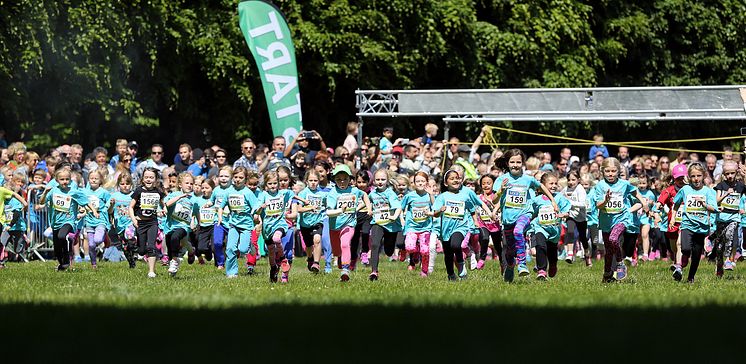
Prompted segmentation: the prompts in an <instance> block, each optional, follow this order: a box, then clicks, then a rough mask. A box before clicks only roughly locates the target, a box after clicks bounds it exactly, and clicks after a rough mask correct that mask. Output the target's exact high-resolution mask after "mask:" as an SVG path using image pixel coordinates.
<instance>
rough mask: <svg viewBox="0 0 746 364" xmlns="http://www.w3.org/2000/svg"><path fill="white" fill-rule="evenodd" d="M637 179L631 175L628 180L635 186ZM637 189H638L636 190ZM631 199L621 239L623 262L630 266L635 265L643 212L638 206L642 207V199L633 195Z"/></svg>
mask: <svg viewBox="0 0 746 364" xmlns="http://www.w3.org/2000/svg"><path fill="white" fill-rule="evenodd" d="M638 183H639V180H638V179H637V177H632V178H631V179H630V180H629V184H630V185H632V187H635V188H637V185H638ZM638 191H639V190H638ZM629 198H630V199H631V200H630V201H629V204H630V205H632V207H630V209H629V213H630V219H629V223H628V224H627V225H626V227H625V229H624V238H623V239H624V240H623V241H622V253H624V261H625V264H629V265H630V266H637V258H636V257H637V254H636V251H637V239H638V238H639V237H640V227H641V226H642V216H643V215H644V214H645V213H644V212H643V211H642V210H640V208H641V207H642V201H639V200H637V199H636V198H635V197H634V196H630V197H629Z"/></svg>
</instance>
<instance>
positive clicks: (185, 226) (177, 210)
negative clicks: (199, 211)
mask: <svg viewBox="0 0 746 364" xmlns="http://www.w3.org/2000/svg"><path fill="white" fill-rule="evenodd" d="M176 184H177V185H178V186H179V191H174V192H171V193H169V194H168V196H166V199H165V200H164V203H165V206H166V245H167V247H168V257H169V258H170V259H171V261H170V262H169V266H168V273H169V274H170V275H171V277H174V276H176V273H178V272H179V265H180V264H181V240H182V239H184V238H186V237H188V236H189V232H190V231H191V224H192V217H193V214H194V211H195V210H196V206H195V204H194V200H193V196H192V192H193V190H194V187H193V186H194V177H193V176H192V174H191V173H189V172H181V173H180V174H179V176H178V179H177V180H176Z"/></svg>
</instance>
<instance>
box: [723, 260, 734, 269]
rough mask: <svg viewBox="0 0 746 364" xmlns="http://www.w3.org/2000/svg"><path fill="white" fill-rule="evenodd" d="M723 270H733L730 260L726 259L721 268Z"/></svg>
mask: <svg viewBox="0 0 746 364" xmlns="http://www.w3.org/2000/svg"><path fill="white" fill-rule="evenodd" d="M723 269H725V270H733V262H731V261H730V259H727V260H726V261H725V265H724V266H723Z"/></svg>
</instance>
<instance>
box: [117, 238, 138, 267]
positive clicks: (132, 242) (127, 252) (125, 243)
mask: <svg viewBox="0 0 746 364" xmlns="http://www.w3.org/2000/svg"><path fill="white" fill-rule="evenodd" d="M118 236H119V241H121V242H122V248H123V249H124V257H125V258H127V263H129V264H130V267H134V266H135V262H136V261H137V259H135V250H137V239H129V240H128V239H127V238H125V237H124V232H122V233H121V234H119V235H118Z"/></svg>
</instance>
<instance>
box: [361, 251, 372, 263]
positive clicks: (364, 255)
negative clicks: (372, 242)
mask: <svg viewBox="0 0 746 364" xmlns="http://www.w3.org/2000/svg"><path fill="white" fill-rule="evenodd" d="M360 262H361V263H363V265H369V264H370V261H368V253H367V252H364V253H362V254H360Z"/></svg>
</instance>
